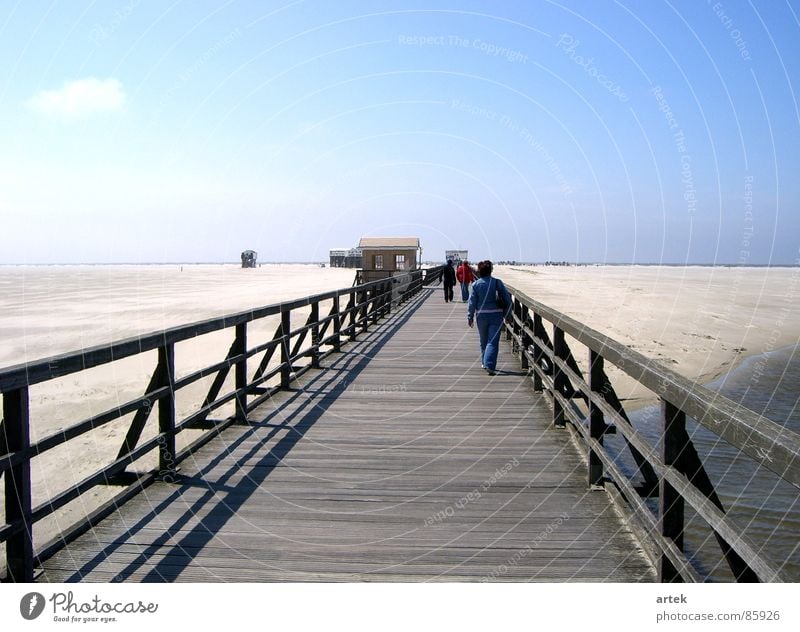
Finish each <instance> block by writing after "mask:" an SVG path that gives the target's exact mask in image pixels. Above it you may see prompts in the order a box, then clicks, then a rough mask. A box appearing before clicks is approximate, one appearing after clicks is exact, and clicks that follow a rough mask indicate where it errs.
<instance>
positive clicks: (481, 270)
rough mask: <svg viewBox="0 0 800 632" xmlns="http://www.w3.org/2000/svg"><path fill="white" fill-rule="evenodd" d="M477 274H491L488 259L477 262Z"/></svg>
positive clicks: (483, 275)
mask: <svg viewBox="0 0 800 632" xmlns="http://www.w3.org/2000/svg"><path fill="white" fill-rule="evenodd" d="M478 274H479V275H481V277H488V276H491V274H492V262H491V261H489V260H488V259H487V260H486V261H481V262H480V263H479V264H478Z"/></svg>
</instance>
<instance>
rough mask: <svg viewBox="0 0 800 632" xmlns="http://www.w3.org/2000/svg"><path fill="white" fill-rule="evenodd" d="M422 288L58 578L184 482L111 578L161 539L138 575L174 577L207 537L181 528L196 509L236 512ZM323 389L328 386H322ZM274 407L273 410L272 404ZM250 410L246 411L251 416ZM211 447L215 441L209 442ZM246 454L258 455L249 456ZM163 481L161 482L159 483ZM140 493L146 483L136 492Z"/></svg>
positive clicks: (206, 532)
mask: <svg viewBox="0 0 800 632" xmlns="http://www.w3.org/2000/svg"><path fill="white" fill-rule="evenodd" d="M427 295H428V292H423V294H422V297H415V299H412V301H411V302H410V303H409V304H408V305H407V306H406V307H405V309H403V311H402V313H400V314H399V315H397V316H395V317H394V318H392V320H391V321H390V322H389V323H387V324H384V325H380V326H378V327H377V328H376V329H375V330H374V331H373V332H372V333H371V334H370V335H369V337H368V338H365V339H363V340H359V341H357V342H355V343H351V348H349V349H346V350H345V354H346V357H345V358H344V359H343V360H342V362H341V363H339V364H338V365H337V369H338V370H337V371H336V372H329V371H325V370H323V371H319V372H315V374H313V375H312V377H311V378H310V379H309V380H308V381H307V382H306V384H305V385H304V386H303V387H302V388H292V389H289V390H288V391H287V392H288V393H289V394H290V395H289V396H288V398H286V399H283V401H282V404H284V405H288V404H292V403H300V405H299V406H298V407H296V408H295V409H294V410H292V412H291V413H289V414H286V415H281V417H282V421H281V422H280V423H278V424H270V423H269V417H270V416H267V418H266V419H264V420H262V421H260V422H259V421H256V422H253V421H252V420H251V423H250V429H249V430H245V431H244V432H242V433H241V435H240V436H239V438H237V439H235V440H234V441H233V442H231V443H229V444H227V446H226V449H225V450H223V451H221V452H220V453H219V455H218V456H217V457H215V458H213V459H211V461H210V462H209V463H208V464H207V465H205V466H204V467H203V468H202V469H201V470H200V471H199V472H198V473H197V474H195V475H192V476H181V477H179V479H178V480H177V482H176V483H172V484H170V485H171V486H172V487H174V488H175V490H174V492H173V493H172V494H170V495H169V496H168V497H167V498H166V499H165V500H163V501H160V502H159V503H158V504H156V505H155V506H153V508H152V511H150V512H149V513H148V514H147V515H145V516H143V517H142V518H141V520H139V521H138V522H136V523H135V524H133V525H131V526H130V527H129V528H128V533H127V534H125V535H124V536H122V537H120V538H119V539H118V540H117V541H115V542H112V543H110V544H107V545H105V546H104V547H103V548H102V549H101V550H100V551H99V552H98V553H97V555H96V556H95V557H94V558H93V559H91V560H89V561H88V562H86V563H85V564H83V565H82V566H81V568H79V569H77V570H76V572H75V573H74V574H73V575H71V576H70V577H68V578H66V579H65V580H64V581H67V582H74V581H80V580H82V579H83V578H84V577H85V575H86V574H87V573H91V572H92V570H94V569H95V568H96V567H97V566H98V565H99V564H100V563H102V562H103V561H105V560H106V559H108V558H109V557H111V556H112V554H113V553H114V552H115V551H116V550H117V549H118V548H119V547H120V546H121V545H122V544H124V543H125V542H128V541H129V540H130V539H131V537H132V536H135V535H136V534H137V533H138V532H140V531H141V530H142V529H144V528H146V527H149V526H154V525H155V526H158V527H160V526H161V525H160V524H159V523H160V519H161V516H162V513H163V512H164V511H165V510H166V509H168V508H174V507H175V506H177V505H178V503H180V502H181V500H182V497H183V496H184V494H185V492H186V491H187V490H189V489H192V488H195V489H201V490H203V493H202V495H201V496H200V497H199V498H197V499H196V500H194V501H192V502H191V503H189V504H186V505H185V506H184V507H183V508H182V515H180V516H179V517H177V518H176V519H175V520H174V521H173V523H172V524H171V525H170V526H169V527H167V528H166V529H165V530H164V532H163V534H162V535H160V536H159V537H157V538H156V539H155V541H154V542H152V544H151V545H149V546H147V547H142V549H141V553H140V555H139V556H138V557H137V558H135V559H134V560H132V561H131V562H130V563H129V564H128V566H127V567H126V568H125V569H123V570H121V571H120V572H119V573H117V575H116V576H115V577H114V578H113V581H118V582H123V581H125V580H127V579H129V578H130V577H131V576H133V575H134V574H136V572H137V571H139V569H141V568H142V567H143V565H146V566H148V567H150V566H151V564H152V557H151V556H152V554H153V553H154V552H156V551H158V550H159V549H161V548H162V547H164V546H171V547H175V550H174V551H173V552H171V554H170V555H169V556H167V557H164V558H162V560H161V561H160V562H159V563H157V564H156V565H155V566H154V567H152V568H149V570H148V571H147V573H146V574H145V575H144V577H142V578H141V581H144V582H159V581H165V580H166V581H169V580H171V579H174V578H175V577H176V576H177V575H178V574H180V572H181V570H182V569H183V568H185V567H186V566H187V565H189V564H190V563H191V562H192V560H193V559H194V558H195V556H196V555H197V554H198V552H199V551H201V550H202V548H203V547H204V546H205V545H206V544H208V542H209V541H210V540H211V539H212V538H213V537H214V535H215V533H216V529H213V530H212V528H211V527H210V525H209V523H208V522H207V521H206V520H203V521H201V522H199V523H198V524H196V525H195V526H193V527H191V528H190V530H189V531H188V532H183V531H182V530H183V529H184V528H185V527H187V525H188V523H189V522H190V521H192V520H193V518H195V517H196V516H197V515H199V514H201V513H203V514H204V515H205V517H206V518H213V524H214V526H215V527H216V528H220V527H222V526H223V525H224V524H225V523H226V522H227V521H228V520H229V519H230V518H231V517H233V516H234V515H236V513H237V511H238V510H239V509H240V508H241V507H242V506H243V505H244V504H245V503H246V502H247V500H248V499H249V498H250V497H251V496H252V494H253V493H255V492H256V491H257V490H259V489H260V488H261V486H262V485H263V483H264V481H265V480H266V479H267V477H269V475H270V474H271V473H272V472H273V471H274V470H275V468H276V467H277V465H278V464H280V463H281V462H282V461H283V460H284V459H285V458H286V457H287V456H288V454H289V453H290V452H291V450H292V449H293V448H294V447H295V446H296V445H297V444H298V442H299V441H300V440H301V439H302V438H303V437H304V436H305V434H306V433H307V432H308V430H310V429H311V428H312V427H313V426H314V424H316V423H317V422H318V421H319V420H320V419H321V418H322V417H323V416H324V415H325V412H326V411H327V409H328V408H329V407H330V405H331V400H335V399H336V398H338V397H339V396H340V395H341V394H342V393H343V392H344V391H345V390H346V389H347V388H348V383H349V381H352V380H353V379H355V378H356V377H357V376H358V375H359V374H360V373H361V372H362V371H364V370H365V369H366V368H367V367H368V366H369V363H370V361H371V360H372V358H374V357H375V355H376V354H377V353H378V352H379V351H380V350H381V349H382V348H383V347H384V345H385V344H386V343H387V341H388V340H389V339H390V338H391V337H392V336H393V335H394V334H395V332H396V331H397V330H399V329H400V328H401V327H403V325H404V324H405V323H406V322H407V321H408V320H409V319H410V318H411V317H412V316H413V314H414V313H415V312H416V311H417V310H418V309H419V307H420V305H421V304H422V302H423V301H424V299H425V298H427ZM342 373H346V374H347V376H348V379H347V380H342V379H341V374H342ZM314 389H320V390H327V395H326V401H325V402H316V401H315V400H313V399H309V398H304V397H303V395H304V394H308V393H309V392H313V391H314ZM328 389H329V390H328ZM276 412H277V413H280V412H281V410H280V409H278V410H276ZM251 417H252V415H251ZM265 427H268V428H271V430H270V431H269V432H268V433H267V434H266V436H263V437H259V438H258V440H257V441H256V442H255V443H254V444H253V445H252V447H250V448H249V449H248V450H247V451H246V452H245V453H244V456H243V458H242V457H241V456H239V458H237V459H236V461H235V462H234V463H233V464H231V465H230V466H229V467H228V469H227V471H225V472H224V473H222V474H221V475H220V474H219V472H215V470H216V469H217V468H218V467H219V466H220V465H221V464H222V463H223V461H224V460H225V457H226V456H227V455H229V454H231V453H233V452H234V451H235V450H236V449H237V448H238V447H240V446H242V445H244V444H246V443H247V441H248V439H251V438H253V437H256V436H257V433H258V431H259V430H260V429H263V428H265ZM282 431H287V433H286V436H284V437H283V438H282V439H280V440H279V441H278V442H277V443H276V444H275V445H274V446H273V447H272V448H271V449H268V450H267V451H266V452H265V451H264V450H265V449H266V448H267V446H269V445H270V444H271V443H272V442H273V440H274V439H275V437H276V436H277V435H278V434H280V433H281V432H282ZM211 445H212V446H214V445H215V442H212V444H211ZM252 458H258V460H257V461H256V462H254V463H251V462H250V460H251V459H252ZM243 469H245V470H247V475H246V476H244V477H242V478H241V479H240V480H239V481H238V482H236V483H235V484H233V485H229V484H228V482H229V481H230V479H231V478H232V477H234V476H235V475H237V474H240V473H241V472H242V470H243ZM211 472H214V474H215V477H214V479H215V480H206V479H205V478H204V477H205V476H206V475H207V474H210V473H211ZM165 484H166V483H162V485H165ZM143 493H144V494H145V495H147V490H145V492H143Z"/></svg>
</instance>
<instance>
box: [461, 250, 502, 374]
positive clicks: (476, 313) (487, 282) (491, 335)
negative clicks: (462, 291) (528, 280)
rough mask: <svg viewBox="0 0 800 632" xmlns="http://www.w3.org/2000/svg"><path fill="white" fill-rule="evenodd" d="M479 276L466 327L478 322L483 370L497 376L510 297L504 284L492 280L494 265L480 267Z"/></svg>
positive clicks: (468, 310) (482, 263)
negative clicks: (501, 335) (501, 334)
mask: <svg viewBox="0 0 800 632" xmlns="http://www.w3.org/2000/svg"><path fill="white" fill-rule="evenodd" d="M478 276H479V277H480V278H479V279H478V280H477V281H475V283H474V284H473V286H472V294H471V295H470V297H469V303H468V305H467V324H468V325H469V326H470V327H473V326H474V323H475V321H476V320H477V322H478V335H479V337H480V341H481V367H482V368H483V369H485V370H486V372H487V373H488V374H489V375H494V374H495V368H496V367H497V352H498V350H499V345H500V332H501V331H502V329H503V321H504V320H505V317H506V316H507V315H508V314H509V313H510V312H511V295H510V294H509V293H508V290H507V289H506V286H505V284H504V283H503V282H502V281H501V280H500V279H496V278H494V277H493V276H492V262H491V261H481V262H480V263H479V264H478Z"/></svg>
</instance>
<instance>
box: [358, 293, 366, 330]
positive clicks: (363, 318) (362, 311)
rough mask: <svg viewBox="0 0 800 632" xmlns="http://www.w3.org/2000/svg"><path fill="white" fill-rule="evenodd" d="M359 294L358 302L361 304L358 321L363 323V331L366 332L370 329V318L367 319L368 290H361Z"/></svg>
mask: <svg viewBox="0 0 800 632" xmlns="http://www.w3.org/2000/svg"><path fill="white" fill-rule="evenodd" d="M358 294H359V298H358V302H359V303H360V304H361V307H360V308H359V310H358V320H359V321H360V322H361V331H362V332H366V331H367V330H368V329H369V318H368V317H367V307H368V305H367V298H368V290H361V292H359V293H358Z"/></svg>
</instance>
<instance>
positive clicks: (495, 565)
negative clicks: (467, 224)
mask: <svg viewBox="0 0 800 632" xmlns="http://www.w3.org/2000/svg"><path fill="white" fill-rule="evenodd" d="M477 346H478V343H477V331H476V330H469V329H467V327H466V317H465V308H464V305H463V304H461V303H444V302H443V300H442V297H441V292H440V291H435V290H431V289H426V290H423V291H422V292H421V294H420V295H418V296H417V298H415V299H412V302H410V303H408V304H407V305H406V306H405V308H404V309H403V310H401V311H399V312H397V313H394V314H393V315H392V316H391V317H390V318H389V319H387V320H386V321H384V322H383V323H382V324H381V325H380V326H379V327H377V328H375V329H374V330H372V331H371V332H369V333H368V334H367V335H366V336H364V337H363V338H362V339H360V340H358V341H357V342H356V343H354V344H353V345H352V346H351V347H350V348H348V349H347V351H346V353H342V354H337V355H334V356H331V357H330V358H329V360H328V361H327V362H325V365H324V368H322V369H320V370H315V371H311V372H309V373H307V374H306V375H304V376H303V377H301V378H300V379H298V380H297V381H296V383H293V385H292V388H291V390H288V391H284V392H280V393H278V394H276V395H274V396H273V397H272V398H271V399H270V400H268V401H267V402H266V403H265V404H263V405H262V406H261V407H259V408H257V409H256V410H254V411H253V412H252V413H250V414H249V415H248V419H249V425H247V426H244V427H242V426H233V427H231V428H229V429H227V430H226V431H224V432H223V433H222V434H221V436H220V437H219V438H218V439H216V440H215V441H212V442H210V443H209V444H207V445H206V446H205V447H204V448H203V449H201V450H200V451H199V452H198V453H196V455H195V456H194V458H193V459H191V462H190V463H186V465H185V467H184V468H183V469H182V472H181V473H182V474H183V476H182V477H181V479H180V481H179V482H178V483H166V482H159V483H154V484H153V485H151V486H150V487H148V488H147V489H146V490H145V491H144V492H142V493H141V494H139V495H138V496H136V497H135V498H134V499H133V500H130V501H128V503H126V504H125V505H124V506H123V507H121V508H120V509H119V510H118V511H117V512H116V513H115V514H113V515H112V516H109V517H108V518H106V519H105V520H104V521H103V522H101V523H100V524H99V525H98V526H97V527H95V528H94V529H92V531H90V532H89V533H87V534H86V535H84V536H83V537H81V538H80V539H78V540H77V541H76V542H74V543H72V544H71V545H70V546H68V547H67V548H66V549H64V550H62V551H61V552H59V553H57V554H56V555H55V556H54V557H52V558H51V559H50V560H48V561H47V562H46V563H45V564H44V572H43V577H42V579H46V580H49V581H76V580H88V581H173V580H184V581H274V580H288V581H315V580H321V581H337V580H338V581H398V580H399V581H406V580H407V581H425V580H449V581H453V580H472V581H480V580H483V579H498V580H506V581H509V580H517V581H520V580H522V581H528V580H534V581H562V580H580V581H597V580H610V581H639V580H653V579H654V578H655V574H654V571H653V568H652V566H651V565H650V564H649V562H647V561H646V559H645V557H644V555H643V554H642V553H641V552H640V551H639V550H638V546H637V544H636V542H635V540H634V538H633V537H632V535H631V534H630V533H629V532H628V530H627V529H626V528H625V527H623V525H622V522H621V521H620V519H619V517H618V516H617V515H616V513H615V512H614V510H613V508H612V506H611V504H610V503H609V501H608V499H607V497H606V495H605V494H603V493H602V492H597V491H594V492H593V491H591V490H589V489H588V487H587V483H586V475H585V464H584V463H583V461H582V460H581V459H580V458H579V456H578V452H577V451H576V449H575V448H574V447H573V446H572V445H571V443H570V441H569V436H568V434H567V433H565V432H564V431H563V430H557V429H554V428H553V426H552V412H551V411H550V409H549V408H548V406H547V404H546V403H545V401H544V399H543V397H544V396H543V395H541V394H539V395H535V396H534V395H533V393H532V391H531V386H530V380H529V379H526V377H525V372H524V371H520V369H519V365H518V362H516V361H515V360H514V358H512V357H511V356H510V354H509V352H508V348H504V349H503V350H502V353H501V359H502V360H504V362H503V363H502V364H501V365H500V366H499V373H498V375H497V376H495V377H493V378H489V377H488V376H487V375H486V373H485V372H484V371H482V370H481V368H480V365H479V362H478V353H477ZM504 347H505V345H504Z"/></svg>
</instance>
